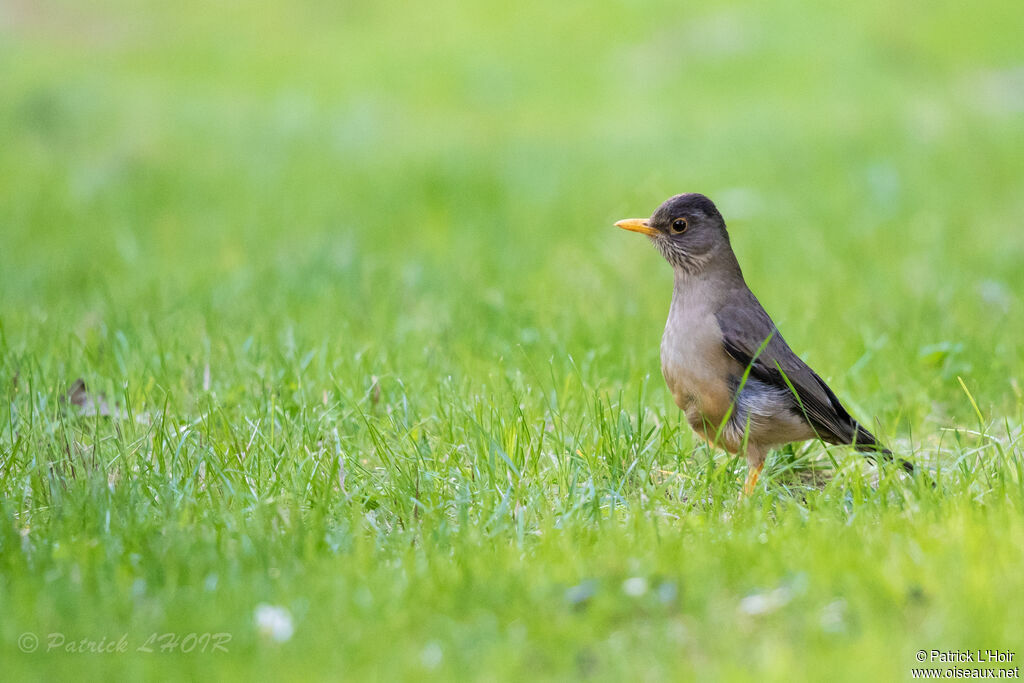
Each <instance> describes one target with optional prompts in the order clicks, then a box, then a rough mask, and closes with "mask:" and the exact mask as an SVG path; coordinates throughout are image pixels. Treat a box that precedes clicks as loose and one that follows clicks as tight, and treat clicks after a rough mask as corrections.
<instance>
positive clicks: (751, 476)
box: [743, 460, 764, 496]
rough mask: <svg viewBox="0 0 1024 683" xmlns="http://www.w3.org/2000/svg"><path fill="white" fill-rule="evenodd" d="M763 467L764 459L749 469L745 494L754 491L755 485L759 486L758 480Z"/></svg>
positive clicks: (744, 487)
mask: <svg viewBox="0 0 1024 683" xmlns="http://www.w3.org/2000/svg"><path fill="white" fill-rule="evenodd" d="M763 469H764V460H762V461H761V462H759V463H758V464H757V465H754V466H751V467H750V468H749V469H748V470H747V483H746V484H744V485H743V493H744V494H745V495H748V496H749V495H750V494H752V493H753V492H754V487H755V486H757V480H758V479H760V478H761V470H763Z"/></svg>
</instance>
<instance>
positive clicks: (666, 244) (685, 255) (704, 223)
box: [615, 193, 732, 273]
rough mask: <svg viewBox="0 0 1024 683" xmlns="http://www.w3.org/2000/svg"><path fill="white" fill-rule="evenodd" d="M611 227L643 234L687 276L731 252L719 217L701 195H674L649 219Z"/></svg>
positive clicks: (727, 237) (624, 222)
mask: <svg viewBox="0 0 1024 683" xmlns="http://www.w3.org/2000/svg"><path fill="white" fill-rule="evenodd" d="M615 225H616V226H617V227H620V228H622V229H623V230H632V231H633V232H639V233H641V234H643V235H647V236H648V237H650V238H651V242H653V243H654V246H656V247H657V248H658V251H660V252H661V254H662V256H664V257H665V259H666V260H667V261H668V262H669V263H670V264H672V266H673V267H675V268H681V269H683V270H684V271H686V272H688V273H695V272H699V271H700V270H701V269H703V268H704V267H705V266H706V265H707V264H708V263H710V262H712V261H713V260H714V259H715V258H716V257H717V256H719V255H720V254H721V255H722V256H725V255H727V254H729V253H731V252H732V250H731V248H730V247H729V234H728V233H727V232H726V230H725V221H724V220H723V219H722V214H720V213H718V209H717V208H715V204H714V202H712V201H711V200H710V199H708V198H707V197H705V196H704V195H702V194H697V193H689V194H677V195H676V196H675V197H671V198H670V199H668V200H666V201H665V203H664V204H662V205H661V206H659V207H658V208H657V209H656V210H655V212H654V213H653V214H651V217H650V218H627V219H626V220H622V221H619V222H618V223H616V224H615Z"/></svg>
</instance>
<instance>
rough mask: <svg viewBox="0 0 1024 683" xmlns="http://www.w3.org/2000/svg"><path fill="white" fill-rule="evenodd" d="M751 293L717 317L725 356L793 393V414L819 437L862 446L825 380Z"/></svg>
mask: <svg viewBox="0 0 1024 683" xmlns="http://www.w3.org/2000/svg"><path fill="white" fill-rule="evenodd" d="M747 294H748V296H749V301H742V302H739V303H737V304H732V305H726V306H725V307H723V308H722V309H721V310H720V311H719V312H718V314H717V316H716V317H717V319H718V325H719V327H721V329H722V343H723V345H724V346H725V351H726V353H728V354H729V355H730V356H732V357H733V358H734V359H736V360H737V361H738V362H739V363H740V364H741V365H743V366H744V368H747V367H749V368H750V376H751V377H754V378H756V379H758V380H759V381H761V382H765V383H767V384H770V385H772V386H775V387H778V388H780V389H783V390H784V391H787V392H789V393H790V395H791V396H793V399H794V410H795V411H796V412H798V413H801V414H803V416H804V417H805V419H806V420H807V421H808V423H810V425H811V427H813V428H814V430H815V431H816V432H817V433H818V436H819V437H820V438H822V439H823V440H825V441H828V442H830V443H847V444H848V443H852V442H853V440H854V436H855V435H857V437H858V438H857V441H858V443H861V442H862V441H863V440H864V439H863V437H860V435H859V433H858V432H861V431H863V430H858V425H857V423H856V422H855V421H854V420H853V418H852V417H850V414H849V413H848V412H846V409H845V408H844V407H843V405H842V404H841V403H840V402H839V399H838V398H836V395H835V394H834V393H833V392H832V390H831V389H829V388H828V385H827V384H825V381H824V380H822V379H821V378H820V377H818V375H817V374H816V373H815V372H814V370H811V368H810V367H808V365H807V364H806V363H804V362H803V361H802V360H800V358H799V357H798V356H797V355H796V354H795V353H793V351H792V349H790V348H789V345H788V344H786V341H785V340H784V339H783V338H782V335H780V334H779V331H778V329H776V327H775V323H773V322H772V319H771V318H770V317H769V316H768V313H767V312H765V310H764V308H762V307H761V304H760V303H759V302H758V301H757V299H756V298H755V297H754V295H753V294H750V293H749V292H748V293H747ZM864 434H867V432H864ZM871 440H872V442H874V439H873V437H872V439H871Z"/></svg>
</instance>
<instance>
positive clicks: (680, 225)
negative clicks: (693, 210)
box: [672, 218, 686, 235]
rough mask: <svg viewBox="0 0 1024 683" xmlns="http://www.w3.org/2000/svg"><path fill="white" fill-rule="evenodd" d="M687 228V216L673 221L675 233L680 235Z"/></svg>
mask: <svg viewBox="0 0 1024 683" xmlns="http://www.w3.org/2000/svg"><path fill="white" fill-rule="evenodd" d="M685 230H686V219H685V218H677V219H675V220H674V221H672V232H674V233H675V234H677V235H678V234H679V233H681V232H683V231H685Z"/></svg>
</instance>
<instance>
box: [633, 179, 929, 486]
mask: <svg viewBox="0 0 1024 683" xmlns="http://www.w3.org/2000/svg"><path fill="white" fill-rule="evenodd" d="M615 225H616V227H619V228H622V229H623V230H630V231H633V232H637V233H640V234H642V235H646V236H647V237H648V238H649V239H650V241H651V242H652V243H653V244H654V246H655V247H656V248H657V250H658V251H659V252H661V255H662V256H663V257H665V260H666V261H668V262H669V264H670V265H671V266H672V269H673V271H674V283H673V287H672V303H671V305H670V306H669V312H668V320H667V321H666V323H665V332H664V334H663V335H662V338H661V371H662V374H663V375H664V377H665V383H666V384H667V385H668V388H669V391H670V392H671V393H672V397H673V399H674V400H675V403H676V405H677V406H679V408H680V409H681V410H682V411H683V412H684V413H685V414H686V419H687V422H689V424H690V426H691V427H692V428H693V430H694V432H696V433H697V434H698V435H699V436H700V437H702V438H703V439H704V440H706V441H707V442H708V443H709V444H711V445H712V446H717V447H721V448H724V449H725V450H726V451H728V452H730V453H733V454H742V455H743V456H744V457H745V458H746V461H747V466H748V470H747V477H746V482H745V484H744V487H743V490H744V493H745V494H746V495H748V496H749V495H751V494H752V493H753V492H754V490H755V487H756V486H757V482H758V479H759V478H760V476H761V470H762V469H763V468H764V462H765V458H766V457H767V455H768V453H769V452H770V450H771V449H772V448H776V447H779V446H783V445H785V444H788V443H792V442H798V441H807V440H809V439H820V440H821V441H824V442H826V443H830V444H837V445H838V444H843V445H851V446H853V447H854V448H855V449H856V450H858V451H861V452H863V453H864V454H866V455H867V456H868V457H869V458H871V459H872V460H874V459H875V458H876V457H881V458H884V459H887V460H892V459H893V454H892V451H890V450H889V449H888V448H886V447H885V446H884V445H883V444H882V443H881V442H880V441H879V440H878V439H876V438H875V436H874V435H873V434H872V433H871V432H869V431H868V430H867V429H865V428H864V426H863V425H862V424H860V423H859V422H857V421H856V420H855V419H853V417H851V416H850V413H849V412H848V411H847V410H846V408H845V407H844V406H843V404H842V403H840V401H839V399H838V398H837V397H836V394H835V392H833V391H832V389H830V388H829V386H828V385H827V384H826V383H825V381H824V380H823V379H821V377H820V376H819V375H818V374H817V373H816V372H814V370H812V369H811V368H810V367H809V366H808V365H807V364H806V363H805V362H804V361H802V360H801V359H800V357H799V356H797V355H796V354H795V353H793V350H792V349H791V348H790V347H789V345H788V344H787V343H786V341H785V339H783V337H782V335H781V334H779V330H778V328H777V327H776V325H775V323H774V322H773V321H772V319H771V317H770V316H769V315H768V313H767V312H766V311H765V309H764V307H763V306H761V303H760V302H759V301H758V300H757V297H756V296H754V293H753V292H752V291H750V288H749V287H748V286H747V283H746V281H745V280H744V278H743V271H742V270H741V269H740V265H739V262H738V261H737V260H736V255H735V253H733V250H732V244H731V243H730V241H729V233H728V231H727V230H726V227H725V219H723V218H722V214H721V213H720V212H719V211H718V208H717V207H716V206H715V204H714V202H712V201H711V200H710V199H708V198H707V197H706V196H704V195H702V194H699V193H687V194H679V195H675V196H674V197H670V198H669V199H668V200H666V201H665V202H664V203H663V204H662V205H661V206H659V207H658V208H657V209H656V210H655V211H654V213H653V214H652V215H651V217H650V218H629V219H625V220H621V221H619V222H617V223H615ZM899 464H900V466H901V467H902V468H903V469H904V470H905V471H906V472H908V473H913V471H914V466H913V465H912V464H911V463H909V462H907V461H906V460H902V459H900V460H899Z"/></svg>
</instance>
